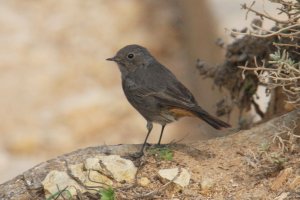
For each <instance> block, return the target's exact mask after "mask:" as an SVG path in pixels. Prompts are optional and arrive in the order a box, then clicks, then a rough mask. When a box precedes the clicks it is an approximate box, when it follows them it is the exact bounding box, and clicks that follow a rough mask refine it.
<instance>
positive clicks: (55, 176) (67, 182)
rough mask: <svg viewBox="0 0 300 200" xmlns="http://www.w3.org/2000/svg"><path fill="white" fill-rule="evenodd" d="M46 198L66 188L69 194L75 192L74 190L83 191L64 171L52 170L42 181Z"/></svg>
mask: <svg viewBox="0 0 300 200" xmlns="http://www.w3.org/2000/svg"><path fill="white" fill-rule="evenodd" d="M42 184H43V187H44V190H45V195H46V198H49V197H50V196H51V195H53V194H56V193H57V192H59V190H64V189H66V190H67V191H68V192H67V193H69V194H71V196H72V197H73V196H75V195H76V194H77V191H76V190H79V191H81V192H84V191H85V190H84V188H82V187H81V186H80V185H79V184H78V183H77V182H76V181H75V180H73V179H72V178H71V177H70V176H69V175H68V174H67V173H66V172H61V171H56V170H53V171H51V172H49V174H48V175H47V176H46V177H45V179H44V180H43V181H42Z"/></svg>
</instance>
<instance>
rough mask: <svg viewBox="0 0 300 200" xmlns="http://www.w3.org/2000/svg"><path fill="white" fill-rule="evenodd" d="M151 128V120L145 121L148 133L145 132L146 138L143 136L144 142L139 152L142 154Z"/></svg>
mask: <svg viewBox="0 0 300 200" xmlns="http://www.w3.org/2000/svg"><path fill="white" fill-rule="evenodd" d="M152 128H153V124H152V122H149V121H147V129H148V133H147V136H146V138H145V141H144V144H143V146H142V149H141V154H144V148H145V146H146V143H147V140H148V137H149V135H150V133H151V131H152Z"/></svg>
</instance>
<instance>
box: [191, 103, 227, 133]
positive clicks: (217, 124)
mask: <svg viewBox="0 0 300 200" xmlns="http://www.w3.org/2000/svg"><path fill="white" fill-rule="evenodd" d="M192 111H193V113H194V114H195V115H196V116H197V117H199V118H200V119H202V120H204V121H205V122H207V123H208V124H209V125H211V126H212V127H214V128H215V129H218V130H220V129H222V128H229V127H231V125H230V124H228V123H226V122H224V121H222V120H220V119H218V118H216V117H214V116H212V115H210V114H209V113H207V112H206V111H205V110H203V109H202V108H200V107H196V108H194V109H193V110H192Z"/></svg>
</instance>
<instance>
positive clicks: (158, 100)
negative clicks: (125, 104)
mask: <svg viewBox="0 0 300 200" xmlns="http://www.w3.org/2000/svg"><path fill="white" fill-rule="evenodd" d="M107 60H108V61H114V62H116V63H117V64H118V67H119V69H120V71H121V76H122V87H123V90H124V93H125V95H126V97H127V99H128V101H129V102H130V104H131V105H132V106H133V107H134V108H135V109H136V110H137V111H138V112H139V113H140V114H141V115H142V116H143V117H144V118H145V119H146V120H147V129H148V133H147V136H146V138H145V141H144V143H143V146H142V149H141V154H143V152H144V148H145V145H146V143H147V139H148V137H149V135H150V133H151V130H152V127H153V123H158V124H160V125H161V126H162V128H161V133H160V137H159V140H158V145H160V142H161V139H162V136H163V132H164V128H165V126H166V125H167V124H168V123H171V122H174V121H176V120H178V119H179V118H181V117H186V116H187V117H198V118H200V119H202V120H204V121H205V122H207V123H208V124H209V125H211V126H212V127H214V128H215V129H221V128H228V127H230V125H229V124H227V123H226V122H224V121H222V120H220V119H218V118H216V117H214V116H212V115H210V114H209V113H208V112H206V111H205V110H203V109H202V108H201V107H200V106H199V105H198V103H197V101H196V100H195V98H194V96H193V94H192V93H191V92H190V91H189V90H188V89H187V88H186V87H185V86H184V85H183V84H182V83H181V82H179V81H178V80H177V78H176V77H175V75H174V74H173V73H172V72H171V71H170V70H169V69H167V68H166V67H165V66H163V65H162V64H160V63H159V62H158V61H157V60H156V59H155V58H154V57H153V56H152V55H151V54H150V52H149V51H148V50H147V49H146V48H144V47H142V46H139V45H135V44H133V45H128V46H125V47H123V48H122V49H120V50H119V51H118V52H117V54H116V55H115V56H114V57H112V58H108V59H107Z"/></svg>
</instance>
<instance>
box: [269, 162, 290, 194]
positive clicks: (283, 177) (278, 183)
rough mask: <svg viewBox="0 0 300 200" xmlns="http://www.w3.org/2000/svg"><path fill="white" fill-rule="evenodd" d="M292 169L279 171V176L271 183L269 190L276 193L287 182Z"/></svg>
mask: <svg viewBox="0 0 300 200" xmlns="http://www.w3.org/2000/svg"><path fill="white" fill-rule="evenodd" d="M292 172H293V168H291V167H289V168H286V169H283V170H281V171H280V173H279V175H278V176H277V177H276V178H275V180H274V181H273V182H272V185H271V189H272V190H274V191H277V190H278V189H280V188H281V187H282V186H283V185H284V184H285V182H286V181H287V180H288V178H289V176H290V175H291V174H292Z"/></svg>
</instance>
